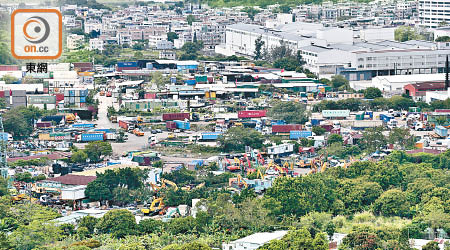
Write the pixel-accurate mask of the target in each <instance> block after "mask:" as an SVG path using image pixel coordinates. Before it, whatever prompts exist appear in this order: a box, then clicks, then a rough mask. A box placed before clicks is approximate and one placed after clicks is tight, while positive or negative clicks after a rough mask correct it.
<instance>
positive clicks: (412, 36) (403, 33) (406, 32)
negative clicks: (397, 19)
mask: <svg viewBox="0 0 450 250" xmlns="http://www.w3.org/2000/svg"><path fill="white" fill-rule="evenodd" d="M394 37H395V40H396V41H399V42H406V41H409V40H424V39H425V37H424V36H423V35H421V34H419V33H418V32H416V30H415V29H414V28H413V27H409V26H400V27H399V28H397V29H396V30H395V32H394Z"/></svg>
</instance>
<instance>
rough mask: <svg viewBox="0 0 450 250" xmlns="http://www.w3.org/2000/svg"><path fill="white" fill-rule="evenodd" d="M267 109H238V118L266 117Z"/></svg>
mask: <svg viewBox="0 0 450 250" xmlns="http://www.w3.org/2000/svg"><path fill="white" fill-rule="evenodd" d="M266 114H267V110H243V111H238V118H239V119H244V118H261V117H266Z"/></svg>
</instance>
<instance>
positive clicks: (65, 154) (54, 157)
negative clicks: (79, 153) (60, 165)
mask: <svg viewBox="0 0 450 250" xmlns="http://www.w3.org/2000/svg"><path fill="white" fill-rule="evenodd" d="M71 155H72V153H70V152H54V153H51V154H48V155H44V154H42V155H30V156H23V157H14V158H8V162H15V161H18V160H25V161H27V160H33V159H40V158H45V157H46V158H49V159H50V160H60V159H65V158H68V157H70V156H71Z"/></svg>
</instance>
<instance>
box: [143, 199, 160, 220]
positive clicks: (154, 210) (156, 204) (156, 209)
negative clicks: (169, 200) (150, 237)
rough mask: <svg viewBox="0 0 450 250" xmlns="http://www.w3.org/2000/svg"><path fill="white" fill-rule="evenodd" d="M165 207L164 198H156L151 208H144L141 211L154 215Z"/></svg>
mask: <svg viewBox="0 0 450 250" xmlns="http://www.w3.org/2000/svg"><path fill="white" fill-rule="evenodd" d="M163 208H164V202H163V198H158V199H154V200H153V202H152V204H151V205H150V208H142V209H141V212H142V213H143V214H144V216H146V215H154V214H156V213H158V212H159V211H161V210H162V209H163Z"/></svg>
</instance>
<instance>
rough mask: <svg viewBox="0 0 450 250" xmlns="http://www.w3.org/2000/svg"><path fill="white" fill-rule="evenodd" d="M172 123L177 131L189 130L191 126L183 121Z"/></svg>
mask: <svg viewBox="0 0 450 250" xmlns="http://www.w3.org/2000/svg"><path fill="white" fill-rule="evenodd" d="M174 122H175V125H176V126H177V128H178V129H182V130H188V129H191V124H190V123H189V122H185V121H174Z"/></svg>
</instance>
